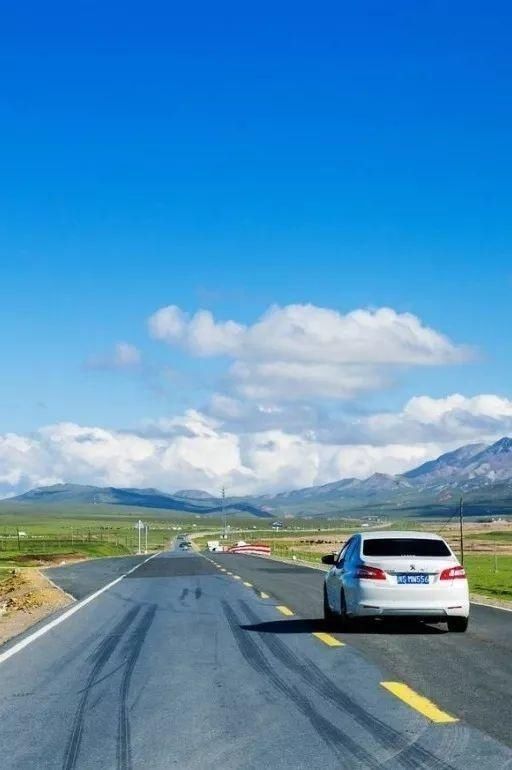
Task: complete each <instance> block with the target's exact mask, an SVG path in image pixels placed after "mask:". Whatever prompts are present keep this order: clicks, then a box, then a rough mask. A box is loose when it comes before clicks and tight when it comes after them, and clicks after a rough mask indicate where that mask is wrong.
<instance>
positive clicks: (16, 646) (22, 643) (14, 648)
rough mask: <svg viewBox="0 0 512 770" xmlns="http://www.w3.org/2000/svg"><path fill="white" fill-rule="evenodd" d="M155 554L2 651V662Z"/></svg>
mask: <svg viewBox="0 0 512 770" xmlns="http://www.w3.org/2000/svg"><path fill="white" fill-rule="evenodd" d="M155 556H158V553H154V554H152V556H150V557H149V558H148V559H144V561H141V562H140V564H136V565H135V567H133V568H132V569H130V570H128V572H126V573H125V574H124V575H121V576H120V577H118V578H116V579H115V580H112V582H111V583H107V585H106V586H103V588H100V589H99V590H98V591H95V592H94V593H93V594H91V595H90V596H87V597H86V598H85V599H82V600H81V601H79V602H77V604H74V605H73V606H72V607H70V608H69V610H66V611H65V612H63V613H62V615H59V617H58V618H54V619H53V620H51V621H50V622H49V623H47V624H46V625H45V626H42V628H38V629H37V631H34V633H33V634H29V636H26V637H25V638H24V639H22V640H21V641H20V642H18V643H17V644H14V645H13V646H12V647H10V648H9V649H8V650H6V651H5V652H2V653H0V663H3V662H4V661H6V660H8V658H11V657H12V656H13V655H16V653H17V652H20V651H21V650H23V649H24V648H25V647H28V645H29V644H31V643H32V642H35V640H36V639H39V637H40V636H44V634H46V633H48V631H51V629H52V628H55V626H58V625H60V623H63V622H64V621H65V620H67V619H68V618H70V617H71V615H74V614H75V612H78V610H81V609H82V607H85V605H86V604H89V602H92V601H93V599H96V598H97V597H98V596H100V595H101V594H102V593H103V592H104V591H108V589H109V588H112V586H115V585H116V583H120V582H121V580H123V578H125V577H126V576H127V575H131V573H132V572H135V570H136V569H139V567H142V565H143V564H145V563H146V562H147V561H150V559H154V558H155Z"/></svg>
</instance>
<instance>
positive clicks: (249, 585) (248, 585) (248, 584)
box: [244, 580, 252, 588]
mask: <svg viewBox="0 0 512 770" xmlns="http://www.w3.org/2000/svg"><path fill="white" fill-rule="evenodd" d="M244 586H247V588H252V583H246V582H245V580H244Z"/></svg>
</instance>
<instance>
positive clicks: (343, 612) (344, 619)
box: [338, 589, 353, 631]
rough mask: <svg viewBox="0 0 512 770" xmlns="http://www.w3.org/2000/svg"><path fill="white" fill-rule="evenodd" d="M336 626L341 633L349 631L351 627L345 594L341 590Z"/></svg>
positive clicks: (351, 622)
mask: <svg viewBox="0 0 512 770" xmlns="http://www.w3.org/2000/svg"><path fill="white" fill-rule="evenodd" d="M338 625H339V627H340V629H342V630H343V631H349V630H350V628H352V626H353V621H352V620H351V619H350V618H349V616H348V615H347V602H346V601H345V592H344V591H343V589H342V590H341V594H340V614H339V619H338Z"/></svg>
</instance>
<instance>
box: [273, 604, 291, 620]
mask: <svg viewBox="0 0 512 770" xmlns="http://www.w3.org/2000/svg"><path fill="white" fill-rule="evenodd" d="M276 610H279V612H280V613H281V615H286V616H287V617H289V616H290V615H293V612H292V611H291V610H289V609H288V607H285V606H284V604H280V605H278V606H277V607H276Z"/></svg>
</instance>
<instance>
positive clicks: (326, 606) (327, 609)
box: [324, 586, 332, 625]
mask: <svg viewBox="0 0 512 770" xmlns="http://www.w3.org/2000/svg"><path fill="white" fill-rule="evenodd" d="M324 620H325V622H326V623H327V624H328V625H329V624H330V623H332V610H331V608H330V607H329V600H328V598H327V589H326V588H325V586H324Z"/></svg>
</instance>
